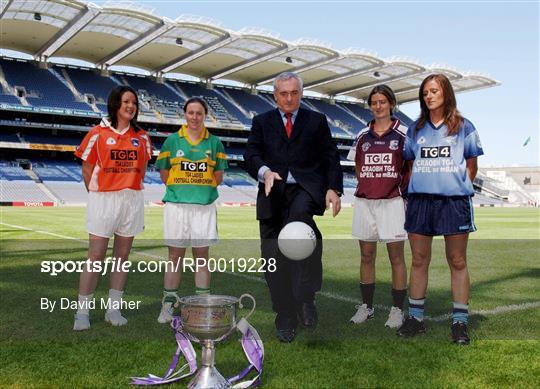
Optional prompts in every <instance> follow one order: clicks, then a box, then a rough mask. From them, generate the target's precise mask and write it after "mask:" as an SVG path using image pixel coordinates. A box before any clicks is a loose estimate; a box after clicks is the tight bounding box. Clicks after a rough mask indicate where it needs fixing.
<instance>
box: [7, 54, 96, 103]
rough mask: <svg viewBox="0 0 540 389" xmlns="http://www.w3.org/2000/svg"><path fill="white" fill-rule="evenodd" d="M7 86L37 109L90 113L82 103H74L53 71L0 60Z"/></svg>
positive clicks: (26, 63) (66, 88) (32, 65)
mask: <svg viewBox="0 0 540 389" xmlns="http://www.w3.org/2000/svg"><path fill="white" fill-rule="evenodd" d="M0 66H1V67H2V70H3V73H4V77H5V79H6V81H7V82H8V84H9V85H10V86H11V87H12V88H14V89H17V87H19V88H21V89H20V90H21V91H23V90H24V93H25V94H26V96H25V97H26V100H27V101H28V103H30V104H31V105H34V106H37V107H58V108H64V109H77V110H82V111H91V107H90V106H89V105H88V104H86V103H83V102H79V101H75V97H74V96H73V93H71V91H70V90H69V89H68V87H67V86H66V85H64V84H63V83H62V82H61V81H60V80H59V78H57V76H56V74H55V73H53V69H40V68H38V67H37V66H35V65H34V64H32V63H30V62H22V61H7V60H5V59H1V60H0Z"/></svg>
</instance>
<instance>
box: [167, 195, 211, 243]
mask: <svg viewBox="0 0 540 389" xmlns="http://www.w3.org/2000/svg"><path fill="white" fill-rule="evenodd" d="M163 235H164V237H165V244H166V245H167V246H171V247H189V246H191V247H207V246H212V245H214V244H216V243H217V242H218V239H219V238H218V232H217V209H216V203H215V202H214V203H212V204H208V205H200V204H184V203H165V210H164V211H163Z"/></svg>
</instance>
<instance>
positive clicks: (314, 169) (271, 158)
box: [244, 108, 343, 220]
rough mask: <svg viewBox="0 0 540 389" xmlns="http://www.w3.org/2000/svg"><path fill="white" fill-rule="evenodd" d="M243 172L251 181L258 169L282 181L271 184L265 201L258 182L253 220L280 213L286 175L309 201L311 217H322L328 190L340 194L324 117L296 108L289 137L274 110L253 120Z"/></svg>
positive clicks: (340, 175) (340, 184)
mask: <svg viewBox="0 0 540 389" xmlns="http://www.w3.org/2000/svg"><path fill="white" fill-rule="evenodd" d="M244 161H245V169H246V171H247V172H248V173H249V174H250V175H251V176H252V177H253V178H255V179H258V177H257V174H258V172H259V169H260V168H261V167H262V166H265V165H266V166H268V167H269V168H270V169H271V170H272V171H273V172H277V173H279V175H280V176H281V178H282V179H283V181H277V180H276V181H274V187H273V188H272V191H271V192H270V196H268V197H266V195H265V192H264V183H261V182H259V193H258V195H257V219H259V220H261V219H268V218H271V217H273V216H276V215H277V214H279V212H281V210H282V208H283V204H281V201H280V199H281V196H280V193H282V191H283V189H284V187H285V182H286V180H287V175H288V172H289V171H290V172H291V173H292V175H293V177H294V179H295V180H296V182H297V183H298V184H299V185H300V186H301V187H302V188H303V189H304V190H306V191H307V192H308V193H309V194H310V196H311V197H312V198H313V200H314V203H315V205H316V209H315V210H314V214H316V215H322V214H323V213H324V209H325V196H326V191H327V190H328V189H334V190H336V191H339V192H343V173H342V171H341V167H340V164H339V153H338V150H337V147H336V145H335V143H334V141H333V140H332V135H331V132H330V128H329V127H328V122H327V120H326V116H324V115H323V114H320V113H318V112H314V111H311V110H308V109H303V108H300V109H299V110H298V115H297V117H296V119H295V121H294V126H293V130H292V134H291V137H290V138H288V137H287V134H286V133H285V126H284V124H283V119H282V118H281V114H280V112H279V110H278V109H274V110H272V111H268V112H265V113H263V114H260V115H257V116H255V117H254V118H253V122H252V127H251V133H250V134H249V137H248V143H247V146H246V151H245V153H244Z"/></svg>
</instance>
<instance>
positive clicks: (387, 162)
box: [347, 85, 408, 328]
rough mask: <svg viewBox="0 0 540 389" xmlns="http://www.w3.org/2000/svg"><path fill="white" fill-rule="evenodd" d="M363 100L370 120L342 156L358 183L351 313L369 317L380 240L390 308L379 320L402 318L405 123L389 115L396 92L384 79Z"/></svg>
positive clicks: (392, 323)
mask: <svg viewBox="0 0 540 389" xmlns="http://www.w3.org/2000/svg"><path fill="white" fill-rule="evenodd" d="M368 104H369V107H370V108H371V112H372V113H373V118H374V119H373V120H372V121H371V122H370V123H369V124H368V126H367V127H366V128H364V129H363V130H361V131H360V133H359V134H358V136H357V137H356V140H355V142H354V146H353V148H352V149H351V151H350V152H349V155H348V156H347V158H348V159H350V160H354V161H355V167H356V177H357V179H358V186H357V188H356V192H355V202H354V214H353V226H352V234H353V236H354V237H355V238H357V239H358V241H359V243H360V291H361V294H362V304H361V305H358V306H357V308H358V310H357V312H356V313H355V315H354V316H353V317H352V318H351V320H350V321H351V322H352V323H355V324H359V323H363V322H365V321H367V320H369V319H372V318H373V317H374V313H375V310H374V308H373V295H374V292H375V258H376V255H377V242H383V243H386V249H387V251H388V258H389V259H390V264H391V266H392V300H393V303H392V308H391V309H390V314H389V316H388V320H387V321H386V323H385V326H387V327H390V328H398V327H399V326H401V324H402V322H403V312H402V309H403V301H404V299H405V294H406V291H407V268H406V266H405V259H404V254H403V251H404V241H405V240H406V239H407V233H406V231H405V230H404V228H403V225H404V223H405V201H404V199H403V197H402V196H403V190H404V189H405V188H407V181H408V179H407V177H408V174H407V171H408V168H407V164H406V163H404V160H403V156H402V152H403V143H404V141H405V133H406V131H407V128H406V127H404V126H402V125H401V123H400V121H399V120H398V119H396V118H394V117H392V113H393V110H394V108H395V106H396V97H395V95H394V92H393V91H392V89H390V88H389V87H388V86H386V85H378V86H376V87H375V88H373V89H372V91H371V93H370V94H369V97H368Z"/></svg>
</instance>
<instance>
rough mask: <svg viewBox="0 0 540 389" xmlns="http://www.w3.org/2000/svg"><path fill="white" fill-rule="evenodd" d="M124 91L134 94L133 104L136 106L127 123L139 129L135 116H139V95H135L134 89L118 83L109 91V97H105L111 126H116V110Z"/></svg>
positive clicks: (118, 107)
mask: <svg viewBox="0 0 540 389" xmlns="http://www.w3.org/2000/svg"><path fill="white" fill-rule="evenodd" d="M126 92H131V93H133V95H134V96H135V106H136V107H137V112H135V116H133V119H131V120H130V121H129V124H131V127H133V128H134V129H135V131H139V130H140V127H139V125H138V124H137V116H139V96H137V92H135V89H133V88H132V87H130V86H127V85H119V86H117V87H115V88H113V90H111V93H109V98H108V99H107V112H108V113H109V119H110V120H111V126H113V128H117V126H118V110H119V109H120V107H121V106H122V96H123V95H124V93H126Z"/></svg>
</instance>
